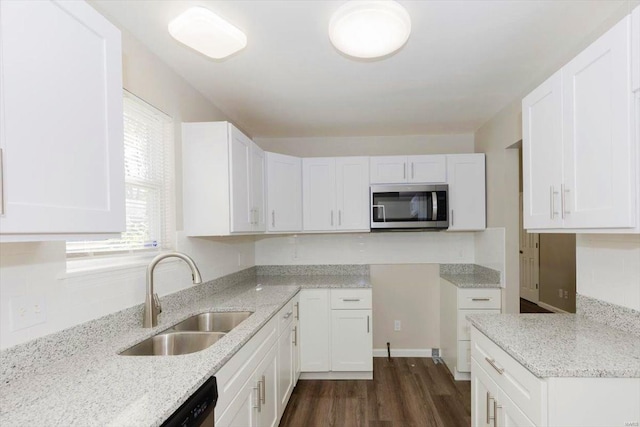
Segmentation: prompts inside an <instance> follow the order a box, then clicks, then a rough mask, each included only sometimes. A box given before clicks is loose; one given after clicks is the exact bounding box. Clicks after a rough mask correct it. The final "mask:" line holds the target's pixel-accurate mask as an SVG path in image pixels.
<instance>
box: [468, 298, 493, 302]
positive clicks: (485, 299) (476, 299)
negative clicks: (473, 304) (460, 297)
mask: <svg viewBox="0 0 640 427" xmlns="http://www.w3.org/2000/svg"><path fill="white" fill-rule="evenodd" d="M471 301H491V298H471Z"/></svg>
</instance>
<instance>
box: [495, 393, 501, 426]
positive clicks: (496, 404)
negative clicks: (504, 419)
mask: <svg viewBox="0 0 640 427" xmlns="http://www.w3.org/2000/svg"><path fill="white" fill-rule="evenodd" d="M498 408H502V406H500V405H498V401H497V400H495V399H493V427H498Z"/></svg>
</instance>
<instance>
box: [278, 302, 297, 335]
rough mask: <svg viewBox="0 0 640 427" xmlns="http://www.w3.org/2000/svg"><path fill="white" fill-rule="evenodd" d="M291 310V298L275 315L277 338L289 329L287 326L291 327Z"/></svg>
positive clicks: (292, 315) (292, 308) (292, 314)
mask: <svg viewBox="0 0 640 427" xmlns="http://www.w3.org/2000/svg"><path fill="white" fill-rule="evenodd" d="M293 310H294V307H293V298H292V299H290V300H289V301H287V303H286V304H285V305H284V307H282V308H281V309H280V311H279V312H278V314H277V315H276V319H277V320H278V336H280V334H282V333H283V332H284V331H286V330H288V329H289V325H291V322H293V318H294V317H295V316H294V313H293Z"/></svg>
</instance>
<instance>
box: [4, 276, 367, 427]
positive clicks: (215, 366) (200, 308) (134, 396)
mask: <svg viewBox="0 0 640 427" xmlns="http://www.w3.org/2000/svg"><path fill="white" fill-rule="evenodd" d="M315 288H318V289H322V288H325V289H326V288H329V289H338V288H344V289H349V288H362V289H369V288H371V283H370V280H369V277H368V276H365V275H360V276H358V275H353V276H350V275H318V276H304V275H299V276H257V277H254V278H250V279H247V280H244V281H242V282H240V283H238V284H236V285H234V286H232V287H230V288H228V289H225V290H221V291H216V292H215V293H213V294H212V295H210V296H209V298H207V299H205V300H193V301H189V300H185V301H181V304H182V308H181V309H178V310H176V312H174V313H166V312H165V313H164V314H163V317H164V319H162V320H161V325H159V326H158V327H156V328H154V329H144V328H142V327H141V326H140V328H139V329H136V330H135V331H129V332H127V333H125V334H124V335H125V336H124V337H118V338H112V339H106V340H105V341H104V342H100V343H98V344H97V345H95V346H93V347H91V348H88V349H86V350H85V351H83V352H81V353H79V354H75V355H73V356H70V357H68V358H66V359H62V360H60V361H57V362H55V363H52V364H51V365H50V366H46V367H44V368H43V369H40V370H39V371H37V372H33V373H31V374H25V375H22V376H20V377H18V378H16V379H14V380H12V381H11V382H9V381H7V383H6V384H0V425H6V426H13V425H16V426H17V425H27V424H33V423H38V422H40V421H42V420H43V419H46V420H48V422H54V423H56V424H64V425H69V426H72V425H83V426H84V425H87V420H88V419H89V420H91V422H90V423H89V425H106V424H109V425H131V424H132V423H133V424H135V425H149V426H159V425H161V424H162V423H163V422H164V421H165V420H166V419H167V418H168V417H169V416H170V415H171V414H172V413H173V412H174V411H175V410H177V409H178V408H179V407H180V406H181V405H182V403H184V402H185V401H186V400H187V399H188V398H189V396H191V395H192V394H193V393H194V392H195V391H196V390H197V389H198V388H199V387H200V386H201V385H202V384H204V382H205V381H206V380H207V379H208V378H209V377H211V376H213V375H215V374H216V372H218V371H219V369H220V368H221V367H222V366H223V365H224V364H225V363H226V362H227V361H228V360H229V359H231V358H232V357H233V356H234V355H235V354H236V353H237V352H238V351H239V350H240V349H241V348H242V347H243V346H244V345H245V344H246V343H247V342H248V341H249V340H250V339H251V338H252V337H253V336H254V335H255V334H256V333H257V332H258V331H259V330H260V329H261V328H262V327H263V326H264V325H266V324H267V323H268V322H269V321H270V320H271V319H272V318H273V316H275V315H276V314H277V313H278V311H279V310H280V309H281V308H282V307H284V305H285V304H286V302H287V301H289V300H290V299H291V298H293V297H294V296H295V295H296V294H297V293H298V292H299V291H300V290H301V289H315ZM181 292H183V291H181ZM181 292H178V294H180V293H181ZM167 311H169V310H167ZM207 311H252V312H253V314H252V315H251V316H250V317H249V318H248V319H246V320H245V321H244V322H242V323H241V324H239V325H238V326H237V327H236V328H234V329H233V330H232V331H230V332H229V333H228V334H227V335H225V337H223V338H222V339H221V340H220V341H218V342H216V343H215V344H214V345H213V346H211V347H209V348H207V349H205V350H202V351H200V352H196V353H192V354H187V355H183V356H166V357H162V356H159V357H155V356H154V357H148V358H147V357H144V358H142V357H135V356H120V355H118V353H119V352H121V351H122V350H124V349H126V348H128V347H130V346H132V345H134V344H136V343H138V342H140V341H142V340H144V339H146V338H149V337H151V336H153V335H156V334H157V333H160V332H162V331H164V330H165V329H167V328H169V327H171V326H172V325H174V324H176V323H178V322H180V321H182V320H184V319H186V318H188V317H190V316H193V315H196V314H199V313H203V312H207ZM116 326H117V325H116ZM116 326H114V327H116ZM84 370H86V373H85V372H84ZM101 370H104V371H105V372H104V373H100V371H101ZM139 370H142V371H143V372H142V373H141V374H140V373H139V372H138V371H139ZM80 371H83V372H80ZM144 371H148V372H146V373H147V374H149V373H150V374H151V375H152V376H155V377H157V378H151V379H150V378H148V377H145V372H144ZM176 373H177V375H176ZM109 375H114V377H109ZM176 377H178V378H177V380H178V381H176ZM136 378H137V380H136ZM91 381H94V382H93V383H92V382H91ZM176 382H177V383H178V384H175V383H176ZM145 385H146V386H145ZM162 387H165V388H166V392H162V391H159V390H158V388H162ZM96 390H97V391H96ZM87 393H88V394H91V393H93V394H94V396H89V397H87ZM96 394H97V395H101V396H102V397H103V398H102V399H100V398H98V396H96ZM118 394H120V395H118ZM122 394H124V396H122ZM83 395H84V396H83ZM83 397H84V399H88V400H87V401H85V402H83V401H82V399H83ZM122 399H129V400H132V401H133V403H131V404H129V405H127V404H125V403H120V401H121V400H122ZM136 404H139V405H136ZM113 405H115V406H118V405H119V407H118V408H114V406H113ZM96 413H99V414H100V416H99V417H97V418H95V414H96ZM34 414H36V415H35V416H34ZM90 415H94V418H88V416H90Z"/></svg>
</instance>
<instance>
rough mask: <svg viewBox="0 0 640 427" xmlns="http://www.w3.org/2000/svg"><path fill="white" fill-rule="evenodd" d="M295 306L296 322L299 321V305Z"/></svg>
mask: <svg viewBox="0 0 640 427" xmlns="http://www.w3.org/2000/svg"><path fill="white" fill-rule="evenodd" d="M295 306H296V320H300V303H299V302H297V303H295Z"/></svg>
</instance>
